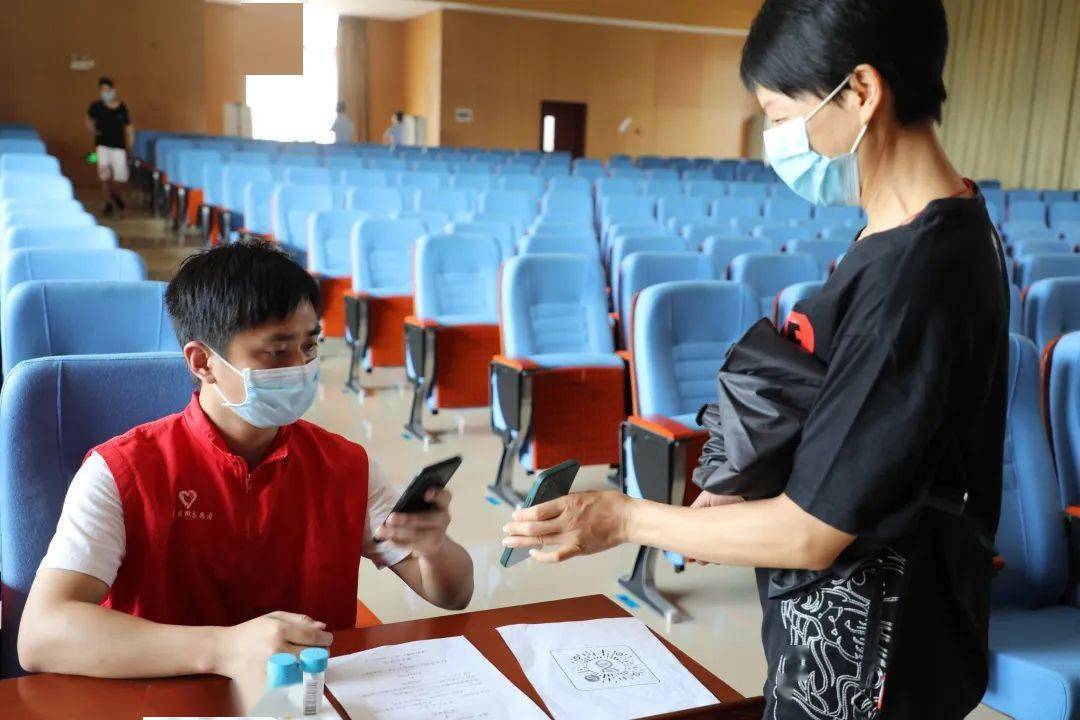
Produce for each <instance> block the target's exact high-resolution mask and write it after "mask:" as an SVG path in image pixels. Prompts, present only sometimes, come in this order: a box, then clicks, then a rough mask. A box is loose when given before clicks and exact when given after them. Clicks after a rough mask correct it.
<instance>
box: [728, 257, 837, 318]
mask: <svg viewBox="0 0 1080 720" xmlns="http://www.w3.org/2000/svg"><path fill="white" fill-rule="evenodd" d="M729 275H730V278H731V279H732V280H734V281H736V282H741V283H746V284H747V285H749V286H750V287H751V288H752V289H753V291H754V296H755V297H757V298H758V300H759V302H760V304H761V315H762V316H764V317H769V318H772V317H775V309H776V307H775V303H776V298H777V295H779V293H780V291H781V290H783V289H784V288H786V287H788V286H789V285H795V284H796V283H801V282H812V281H814V280H817V279H818V265H817V260H815V259H814V256H813V255H807V254H805V253H747V254H744V255H739V256H738V257H736V258H734V259H733V260H732V261H731V265H730V271H729Z"/></svg>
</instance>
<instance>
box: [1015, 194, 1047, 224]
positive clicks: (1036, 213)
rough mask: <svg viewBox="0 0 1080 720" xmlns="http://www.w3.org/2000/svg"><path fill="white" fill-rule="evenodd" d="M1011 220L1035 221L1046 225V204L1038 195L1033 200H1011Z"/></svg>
mask: <svg viewBox="0 0 1080 720" xmlns="http://www.w3.org/2000/svg"><path fill="white" fill-rule="evenodd" d="M1012 192H1017V191H1015V190H1014V191H1012ZM1009 221H1010V222H1033V223H1039V224H1042V225H1046V205H1044V204H1043V201H1042V200H1039V199H1038V197H1037V196H1036V198H1035V199H1033V200H1011V201H1010V204H1009Z"/></svg>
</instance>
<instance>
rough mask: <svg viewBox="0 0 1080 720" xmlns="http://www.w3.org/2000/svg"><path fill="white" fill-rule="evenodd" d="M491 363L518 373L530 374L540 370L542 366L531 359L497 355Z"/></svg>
mask: <svg viewBox="0 0 1080 720" xmlns="http://www.w3.org/2000/svg"><path fill="white" fill-rule="evenodd" d="M491 363H492V364H493V365H502V366H504V367H507V368H510V369H512V370H516V371H518V372H530V371H536V370H539V369H540V366H539V365H537V364H536V363H535V362H533V361H532V360H530V359H529V358H508V357H506V356H505V355H496V356H495V357H493V358H492V359H491Z"/></svg>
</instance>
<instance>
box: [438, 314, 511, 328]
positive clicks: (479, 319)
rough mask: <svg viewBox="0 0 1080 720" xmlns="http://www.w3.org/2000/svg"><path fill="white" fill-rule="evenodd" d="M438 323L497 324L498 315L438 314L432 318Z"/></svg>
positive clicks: (454, 324) (447, 324) (450, 324)
mask: <svg viewBox="0 0 1080 720" xmlns="http://www.w3.org/2000/svg"><path fill="white" fill-rule="evenodd" d="M434 319H435V321H436V322H438V323H439V324H440V325H445V326H447V327H454V326H457V325H498V324H499V316H498V315H439V316H437V317H435V318H434Z"/></svg>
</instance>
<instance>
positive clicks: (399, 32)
mask: <svg viewBox="0 0 1080 720" xmlns="http://www.w3.org/2000/svg"><path fill="white" fill-rule="evenodd" d="M367 41H368V86H367V87H368V97H367V103H368V113H367V116H368V140H369V141H370V142H381V141H382V135H383V132H384V131H385V130H386V128H387V127H388V126H389V125H390V116H391V115H392V114H393V113H395V112H397V111H398V110H404V109H405V23H404V22H401V21H397V20H376V19H374V18H368V20H367Z"/></svg>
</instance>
